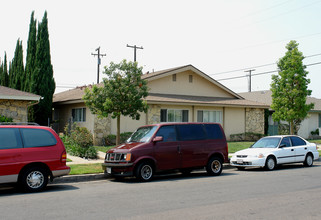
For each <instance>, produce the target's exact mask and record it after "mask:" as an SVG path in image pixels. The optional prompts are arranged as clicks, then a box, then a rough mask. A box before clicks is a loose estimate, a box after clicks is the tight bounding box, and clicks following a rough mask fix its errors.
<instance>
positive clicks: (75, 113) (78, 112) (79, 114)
mask: <svg viewBox="0 0 321 220" xmlns="http://www.w3.org/2000/svg"><path fill="white" fill-rule="evenodd" d="M71 114H72V119H73V121H74V122H83V121H86V108H73V109H72V110H71Z"/></svg>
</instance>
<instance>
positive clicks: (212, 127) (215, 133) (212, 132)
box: [204, 124, 223, 139]
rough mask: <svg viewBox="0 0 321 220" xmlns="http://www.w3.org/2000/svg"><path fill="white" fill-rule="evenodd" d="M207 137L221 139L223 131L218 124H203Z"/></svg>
mask: <svg viewBox="0 0 321 220" xmlns="http://www.w3.org/2000/svg"><path fill="white" fill-rule="evenodd" d="M204 126H205V129H206V132H207V138H208V139H223V133H222V130H221V128H220V126H219V125H218V124H205V125H204Z"/></svg>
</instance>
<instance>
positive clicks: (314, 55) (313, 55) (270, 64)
mask: <svg viewBox="0 0 321 220" xmlns="http://www.w3.org/2000/svg"><path fill="white" fill-rule="evenodd" d="M316 56H321V53H317V54H312V55H309V56H305V57H304V58H310V57H316ZM272 65H276V63H268V64H263V65H259V66H252V67H247V68H242V69H236V70H230V71H224V72H218V73H213V74H209V75H211V76H214V75H222V74H225V73H234V72H239V71H245V70H248V69H253V68H260V67H265V66H272Z"/></svg>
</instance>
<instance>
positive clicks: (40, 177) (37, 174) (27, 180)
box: [20, 167, 48, 192]
mask: <svg viewBox="0 0 321 220" xmlns="http://www.w3.org/2000/svg"><path fill="white" fill-rule="evenodd" d="M47 184H48V173H47V171H46V170H45V169H44V168H42V167H31V168H28V169H27V170H25V171H24V172H23V173H22V176H21V178H20V185H21V186H22V188H23V190H24V191H27V192H39V191H41V190H43V189H44V188H45V187H46V186H47Z"/></svg>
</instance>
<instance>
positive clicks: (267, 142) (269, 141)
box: [251, 137, 281, 148]
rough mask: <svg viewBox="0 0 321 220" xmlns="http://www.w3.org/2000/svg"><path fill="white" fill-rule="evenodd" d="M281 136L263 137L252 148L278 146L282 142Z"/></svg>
mask: <svg viewBox="0 0 321 220" xmlns="http://www.w3.org/2000/svg"><path fill="white" fill-rule="evenodd" d="M280 140H281V138H279V137H274V138H270V137H269V138H262V139H260V140H258V141H257V142H256V143H255V144H253V145H252V147H251V148H276V147H277V146H278V145H279V143H280Z"/></svg>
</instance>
